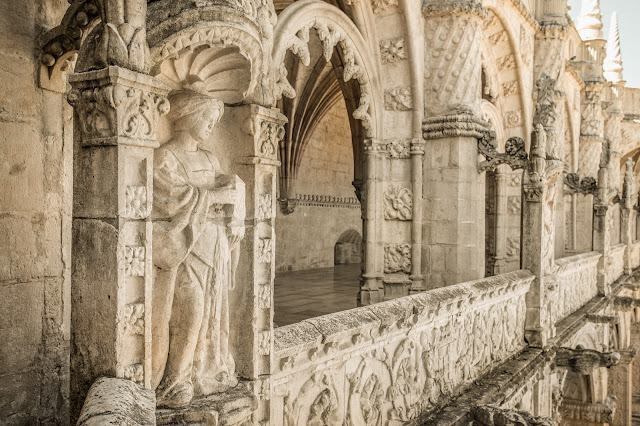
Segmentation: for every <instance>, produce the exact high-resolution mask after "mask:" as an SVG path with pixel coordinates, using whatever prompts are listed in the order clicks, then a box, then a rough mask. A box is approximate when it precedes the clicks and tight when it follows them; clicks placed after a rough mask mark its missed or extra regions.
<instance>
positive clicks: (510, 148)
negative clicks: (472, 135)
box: [478, 131, 529, 172]
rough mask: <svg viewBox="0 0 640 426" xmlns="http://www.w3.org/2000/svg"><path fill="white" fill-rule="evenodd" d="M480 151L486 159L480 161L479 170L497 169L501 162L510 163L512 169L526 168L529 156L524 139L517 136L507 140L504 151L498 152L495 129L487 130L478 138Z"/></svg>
mask: <svg viewBox="0 0 640 426" xmlns="http://www.w3.org/2000/svg"><path fill="white" fill-rule="evenodd" d="M478 152H479V153H480V154H482V155H483V156H484V158H485V161H481V162H480V163H478V172H484V171H487V170H495V168H496V167H497V166H499V165H500V164H508V165H509V167H511V169H512V170H516V169H524V167H525V165H526V164H527V159H528V158H529V156H528V155H527V152H526V150H525V143H524V140H522V138H519V137H517V136H514V137H512V138H509V139H508V140H507V142H506V144H505V152H504V153H501V152H498V150H497V143H496V134H495V132H493V131H487V132H485V133H484V135H483V137H482V138H480V139H478Z"/></svg>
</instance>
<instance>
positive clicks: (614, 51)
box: [603, 12, 625, 84]
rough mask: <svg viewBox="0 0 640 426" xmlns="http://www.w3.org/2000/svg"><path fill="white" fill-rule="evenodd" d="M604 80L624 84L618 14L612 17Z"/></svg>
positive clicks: (614, 13) (615, 13)
mask: <svg viewBox="0 0 640 426" xmlns="http://www.w3.org/2000/svg"><path fill="white" fill-rule="evenodd" d="M603 69H604V78H606V79H607V81H611V82H613V83H616V84H618V83H621V84H624V83H625V81H624V77H623V75H622V72H623V67H622V54H621V52H620V31H619V29H618V13H617V12H613V15H611V29H610V30H609V40H608V41H607V58H606V59H605V61H604V66H603Z"/></svg>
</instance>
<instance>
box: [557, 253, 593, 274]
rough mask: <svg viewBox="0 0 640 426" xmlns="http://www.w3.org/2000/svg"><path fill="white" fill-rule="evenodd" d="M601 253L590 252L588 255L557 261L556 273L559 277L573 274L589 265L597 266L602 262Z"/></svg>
mask: <svg viewBox="0 0 640 426" xmlns="http://www.w3.org/2000/svg"><path fill="white" fill-rule="evenodd" d="M600 256H602V254H601V253H598V252H597V251H590V252H587V253H580V254H576V255H573V256H569V257H564V258H562V259H558V260H556V262H555V263H556V270H555V273H556V274H557V275H559V274H563V273H566V272H572V271H575V270H576V269H579V268H581V267H582V266H583V265H587V264H596V263H598V260H600Z"/></svg>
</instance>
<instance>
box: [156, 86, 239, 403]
mask: <svg viewBox="0 0 640 426" xmlns="http://www.w3.org/2000/svg"><path fill="white" fill-rule="evenodd" d="M169 101H170V103H171V112H170V114H169V119H170V120H171V122H172V135H173V137H172V139H171V140H170V141H169V142H167V143H166V144H164V145H163V146H162V147H160V148H159V149H157V150H156V152H155V155H154V195H153V196H154V202H153V209H154V210H153V217H154V227H153V263H154V265H155V279H154V286H153V312H152V317H153V323H152V338H153V341H152V346H153V356H152V362H153V379H152V382H153V387H154V389H156V395H157V403H158V406H161V407H170V408H178V407H184V406H186V405H188V404H189V403H190V402H191V400H192V399H193V398H194V397H199V396H204V395H209V394H213V393H217V392H222V391H225V390H227V389H229V388H231V387H233V386H235V385H236V384H237V378H236V376H235V363H234V359H233V356H232V354H231V353H230V352H229V297H228V295H229V290H231V289H232V288H233V286H234V284H235V283H234V281H235V268H236V266H237V261H238V246H239V243H240V240H242V238H243V237H244V218H245V205H244V197H245V195H244V194H245V191H244V183H243V182H242V181H241V180H240V179H239V178H238V177H237V176H236V175H225V174H222V173H221V171H220V164H219V162H218V160H217V159H216V157H215V156H214V155H213V154H212V153H211V152H209V151H206V150H204V149H202V148H201V144H202V143H203V142H204V141H206V140H207V139H208V138H209V136H210V134H211V131H212V129H213V127H214V126H215V125H216V123H217V122H218V120H219V119H220V117H221V116H222V114H223V108H224V105H223V103H222V102H220V101H217V100H215V99H213V98H211V97H210V96H208V95H207V94H205V93H199V92H197V91H195V90H182V91H178V92H175V93H173V94H172V95H170V96H169Z"/></svg>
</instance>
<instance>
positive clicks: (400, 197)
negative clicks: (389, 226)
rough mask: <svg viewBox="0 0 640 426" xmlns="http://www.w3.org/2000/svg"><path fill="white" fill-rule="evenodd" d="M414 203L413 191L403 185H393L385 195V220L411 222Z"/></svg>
mask: <svg viewBox="0 0 640 426" xmlns="http://www.w3.org/2000/svg"><path fill="white" fill-rule="evenodd" d="M412 211H413V201H412V199H411V191H409V189H407V188H405V187H403V186H401V185H391V186H390V187H389V188H387V192H385V194H384V218H385V219H387V220H411V217H412Z"/></svg>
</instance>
